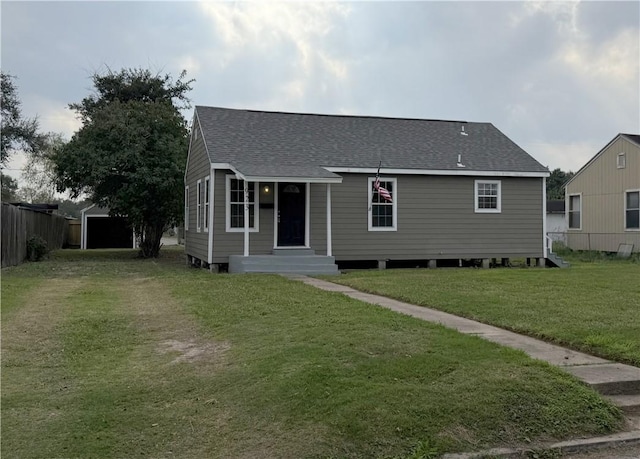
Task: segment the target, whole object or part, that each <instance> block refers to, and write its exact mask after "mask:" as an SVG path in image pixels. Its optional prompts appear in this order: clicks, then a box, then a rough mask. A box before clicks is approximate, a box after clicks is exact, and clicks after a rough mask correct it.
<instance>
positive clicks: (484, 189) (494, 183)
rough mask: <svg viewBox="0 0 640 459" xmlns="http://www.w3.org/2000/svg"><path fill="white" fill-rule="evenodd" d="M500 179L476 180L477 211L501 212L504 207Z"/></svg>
mask: <svg viewBox="0 0 640 459" xmlns="http://www.w3.org/2000/svg"><path fill="white" fill-rule="evenodd" d="M501 194H502V193H501V182H500V180H476V181H475V211H476V212H479V213H482V212H485V213H491V212H493V213H499V212H501V209H502V197H501Z"/></svg>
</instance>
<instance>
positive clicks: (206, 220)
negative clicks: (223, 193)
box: [204, 176, 211, 232]
mask: <svg viewBox="0 0 640 459" xmlns="http://www.w3.org/2000/svg"><path fill="white" fill-rule="evenodd" d="M209 183H210V181H209V176H206V177H205V178H204V230H205V232H208V231H209V194H210V193H211V190H210V185H209Z"/></svg>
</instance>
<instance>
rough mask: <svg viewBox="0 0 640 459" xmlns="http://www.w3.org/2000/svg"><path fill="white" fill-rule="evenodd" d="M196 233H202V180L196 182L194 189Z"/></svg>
mask: <svg viewBox="0 0 640 459" xmlns="http://www.w3.org/2000/svg"><path fill="white" fill-rule="evenodd" d="M196 193H197V194H196V231H197V232H198V233H199V232H200V231H202V180H198V184H197V187H196Z"/></svg>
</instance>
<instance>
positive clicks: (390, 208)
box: [368, 177, 398, 231]
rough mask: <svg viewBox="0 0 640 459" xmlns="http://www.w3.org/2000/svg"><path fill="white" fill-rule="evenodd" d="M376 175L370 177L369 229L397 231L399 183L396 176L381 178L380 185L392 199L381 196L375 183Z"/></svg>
mask: <svg viewBox="0 0 640 459" xmlns="http://www.w3.org/2000/svg"><path fill="white" fill-rule="evenodd" d="M375 181H376V179H375V177H369V180H368V185H369V231H397V229H398V224H397V222H398V183H397V179H395V178H383V179H380V187H382V188H384V189H386V190H387V191H388V192H389V194H390V195H391V198H392V201H387V200H386V199H384V197H382V196H380V193H379V192H378V190H376V188H375V186H374V183H375Z"/></svg>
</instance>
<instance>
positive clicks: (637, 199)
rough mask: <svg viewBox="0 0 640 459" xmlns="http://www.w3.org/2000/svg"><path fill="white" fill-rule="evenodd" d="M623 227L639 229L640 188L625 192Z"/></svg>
mask: <svg viewBox="0 0 640 459" xmlns="http://www.w3.org/2000/svg"><path fill="white" fill-rule="evenodd" d="M624 229H627V230H640V190H630V191H627V192H625V196H624Z"/></svg>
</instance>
